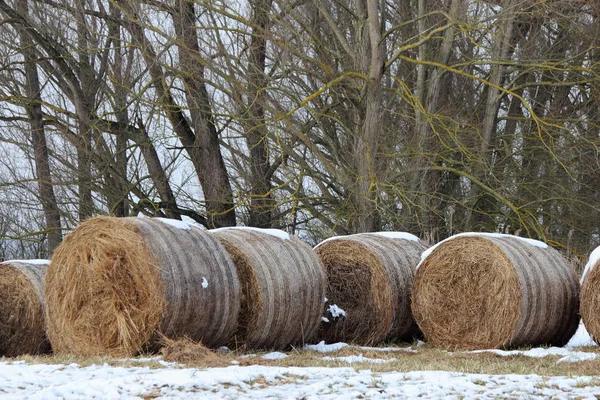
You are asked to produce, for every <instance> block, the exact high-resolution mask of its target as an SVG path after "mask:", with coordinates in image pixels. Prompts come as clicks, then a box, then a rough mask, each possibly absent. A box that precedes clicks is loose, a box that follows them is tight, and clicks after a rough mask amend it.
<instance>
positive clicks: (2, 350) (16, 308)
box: [0, 260, 50, 357]
mask: <svg viewBox="0 0 600 400" xmlns="http://www.w3.org/2000/svg"><path fill="white" fill-rule="evenodd" d="M48 263H49V261H48V260H11V261H5V262H3V263H1V264H0V357H2V356H6V357H16V356H20V355H23V354H43V353H48V352H50V343H49V342H48V339H47V338H46V324H45V322H44V299H43V290H44V289H43V286H44V273H45V272H46V267H47V266H48Z"/></svg>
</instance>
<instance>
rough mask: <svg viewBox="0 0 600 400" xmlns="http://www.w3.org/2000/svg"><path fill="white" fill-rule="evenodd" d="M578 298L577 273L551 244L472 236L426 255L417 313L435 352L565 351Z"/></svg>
mask: <svg viewBox="0 0 600 400" xmlns="http://www.w3.org/2000/svg"><path fill="white" fill-rule="evenodd" d="M578 296H579V284H578V282H577V278H576V275H575V272H574V271H573V270H572V269H571V267H570V266H569V264H568V263H567V262H566V260H565V259H564V258H563V257H562V256H561V255H560V253H558V252H557V251H556V250H554V249H552V248H550V247H548V246H547V245H546V244H544V243H542V242H538V241H534V240H531V239H524V238H519V237H516V236H510V235H499V234H475V233H468V234H461V235H456V236H453V237H451V238H449V239H447V240H445V241H443V242H441V243H439V244H438V245H437V246H435V247H434V248H432V249H430V250H428V251H427V252H426V253H424V259H423V261H422V262H421V264H420V266H419V267H418V269H417V273H416V276H415V286H414V289H413V302H412V306H413V313H414V316H415V319H416V321H417V323H418V324H419V327H420V328H421V330H422V331H423V333H424V335H425V338H426V339H427V340H429V341H430V342H431V343H433V344H434V345H436V346H441V347H446V348H451V349H485V348H497V347H517V346H525V345H531V346H536V345H541V344H548V345H555V346H562V345H564V344H566V343H567V342H568V340H569V339H570V338H571V336H572V335H573V333H575V330H576V329H577V325H578V322H579V316H578V313H577V311H578V307H579V297H578Z"/></svg>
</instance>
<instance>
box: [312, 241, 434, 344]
mask: <svg viewBox="0 0 600 400" xmlns="http://www.w3.org/2000/svg"><path fill="white" fill-rule="evenodd" d="M415 239H416V238H415ZM424 250H425V246H424V245H423V244H422V243H420V242H419V241H417V240H407V239H398V238H390V237H385V236H381V235H377V234H356V235H349V236H341V237H336V238H335V239H333V240H327V241H325V242H323V243H322V244H320V245H318V246H317V247H315V252H316V254H317V256H318V257H319V259H320V260H321V262H322V263H323V265H324V267H325V270H326V273H327V290H326V297H327V300H328V301H327V302H326V303H325V319H324V320H323V322H322V323H321V326H320V329H319V332H318V339H319V340H325V341H326V342H328V343H335V342H352V343H355V344H360V345H376V344H378V343H380V342H382V341H402V340H411V339H413V338H414V337H416V336H417V335H419V329H418V327H417V325H416V323H415V321H414V318H413V316H412V312H411V307H410V298H411V292H412V286H413V281H414V273H415V268H416V266H417V264H418V263H419V260H420V256H421V253H422V252H423V251H424ZM331 306H334V307H339V308H340V309H342V310H343V311H344V312H345V315H344V316H341V315H336V312H335V311H336V309H335V308H334V309H333V313H332V312H331V311H330V310H332V309H331V308H330V307H331Z"/></svg>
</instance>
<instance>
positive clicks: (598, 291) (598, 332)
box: [580, 247, 600, 343]
mask: <svg viewBox="0 0 600 400" xmlns="http://www.w3.org/2000/svg"><path fill="white" fill-rule="evenodd" d="M580 313H581V319H582V320H583V324H584V325H585V328H586V329H587V331H588V332H589V334H590V336H591V337H592V339H594V341H595V342H596V343H598V341H600V247H597V248H596V249H595V250H594V251H592V253H591V254H590V257H589V260H588V263H587V265H586V266H585V269H584V272H583V275H582V277H581V305H580Z"/></svg>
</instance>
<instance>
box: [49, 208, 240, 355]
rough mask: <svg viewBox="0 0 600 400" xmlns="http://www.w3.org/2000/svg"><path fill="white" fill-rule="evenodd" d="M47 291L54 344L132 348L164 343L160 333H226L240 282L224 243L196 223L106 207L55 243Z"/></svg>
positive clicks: (210, 338)
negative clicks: (114, 212)
mask: <svg viewBox="0 0 600 400" xmlns="http://www.w3.org/2000/svg"><path fill="white" fill-rule="evenodd" d="M45 295H46V307H47V320H48V337H49V338H50V342H51V343H52V346H53V349H54V351H55V352H57V353H71V354H77V355H83V356H88V355H111V356H130V355H134V354H136V353H138V352H139V351H140V350H142V349H143V348H145V347H150V348H152V349H153V348H154V347H155V346H157V345H158V344H157V343H156V342H157V338H158V335H159V334H161V335H164V336H165V337H167V338H179V337H184V336H185V337H188V338H190V339H191V340H198V341H199V340H201V341H202V342H203V343H204V344H206V345H207V346H219V345H223V344H225V343H227V342H228V340H229V338H230V337H231V335H232V334H233V332H234V330H235V327H236V323H237V317H238V312H239V297H240V287H239V280H238V276H237V273H236V271H235V267H234V265H233V263H232V261H231V258H230V257H229V255H228V254H227V252H226V251H225V249H224V248H223V246H221V245H220V243H219V242H218V240H215V238H213V237H212V236H211V235H209V234H207V233H206V232H205V231H202V230H201V229H199V228H197V227H191V226H190V225H188V224H185V223H183V222H181V221H174V220H162V219H159V218H111V217H98V218H92V219H90V220H88V221H86V222H84V223H82V224H81V225H80V226H79V227H77V228H76V229H75V230H74V231H73V232H71V233H70V234H69V235H68V236H67V237H66V238H65V239H64V240H63V242H62V243H61V245H60V246H59V247H58V248H57V249H56V251H55V252H54V255H53V256H52V263H51V264H50V267H49V268H48V271H47V273H46V292H45Z"/></svg>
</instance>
